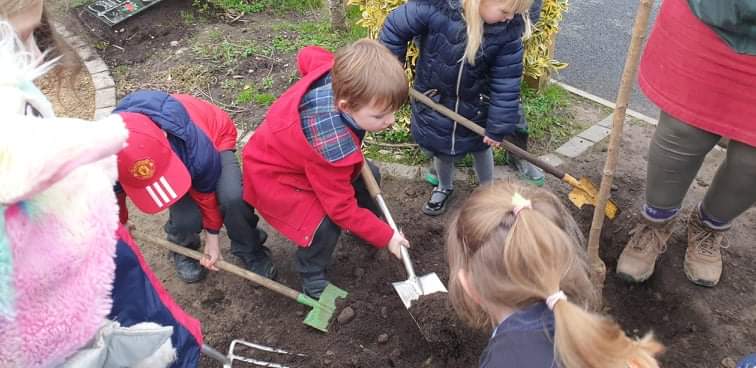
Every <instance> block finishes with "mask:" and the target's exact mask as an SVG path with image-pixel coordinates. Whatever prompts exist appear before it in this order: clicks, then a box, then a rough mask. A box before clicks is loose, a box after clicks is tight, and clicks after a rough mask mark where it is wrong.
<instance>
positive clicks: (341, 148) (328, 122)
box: [299, 73, 365, 162]
mask: <svg viewBox="0 0 756 368" xmlns="http://www.w3.org/2000/svg"><path fill="white" fill-rule="evenodd" d="M331 81H332V80H331V74H330V73H329V74H326V75H325V76H323V77H322V78H320V79H319V80H318V81H316V82H315V83H313V84H312V86H311V87H310V90H309V91H308V92H307V93H306V94H305V95H304V96H303V97H302V102H301V103H300V104H299V114H300V118H301V124H302V131H303V132H304V135H305V138H307V142H308V143H310V145H311V146H312V147H313V148H314V149H315V150H316V151H318V152H319V153H320V154H321V156H323V158H325V159H326V160H328V161H329V162H335V161H338V160H340V159H342V158H344V157H346V156H348V155H350V154H352V153H353V152H355V151H357V150H358V149H359V146H358V142H355V141H354V139H353V138H352V135H351V133H350V131H352V132H354V134H355V135H357V137H359V139H360V141H362V139H363V137H364V136H365V130H363V129H360V128H359V126H358V125H357V123H356V122H355V121H354V118H352V117H351V116H350V115H349V114H347V113H345V112H342V111H340V110H339V109H337V108H336V103H335V100H334V96H333V85H332V84H331Z"/></svg>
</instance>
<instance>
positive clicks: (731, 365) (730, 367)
mask: <svg viewBox="0 0 756 368" xmlns="http://www.w3.org/2000/svg"><path fill="white" fill-rule="evenodd" d="M736 364H737V363H735V359H732V358H730V357H726V358H724V359H722V368H735V365H736Z"/></svg>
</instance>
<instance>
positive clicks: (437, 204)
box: [423, 187, 454, 216]
mask: <svg viewBox="0 0 756 368" xmlns="http://www.w3.org/2000/svg"><path fill="white" fill-rule="evenodd" d="M452 193H454V189H439V188H438V187H436V188H434V189H433V191H432V192H431V197H430V199H429V200H428V202H426V203H425V205H424V206H423V213H424V214H426V215H428V216H438V215H440V214H442V213H444V211H446V204H447V202H448V201H449V198H451V195H452Z"/></svg>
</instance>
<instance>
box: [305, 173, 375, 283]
mask: <svg viewBox="0 0 756 368" xmlns="http://www.w3.org/2000/svg"><path fill="white" fill-rule="evenodd" d="M367 163H368V166H369V167H370V171H372V172H373V176H375V180H376V181H377V182H378V183H380V182H381V173H380V170H379V169H378V167H377V166H375V165H374V164H373V163H371V162H370V161H367ZM352 186H353V187H354V190H355V192H356V193H355V197H356V198H357V205H359V206H360V207H362V208H367V209H369V210H370V211H372V212H373V213H375V214H376V216H380V211H381V209H380V208H379V207H378V205H377V204H376V203H375V200H374V199H373V198H372V197H371V196H370V193H369V192H368V190H367V186H366V185H365V181H364V180H363V179H362V175H360V176H358V177H357V179H355V180H354V182H353V183H352ZM339 236H341V229H340V228H339V227H338V225H336V224H334V223H333V221H331V219H330V218H328V216H326V217H324V218H323V222H321V223H320V226H318V229H317V230H316V231H315V235H314V236H313V238H312V243H311V244H310V246H309V247H307V248H299V249H297V254H296V268H297V271H299V272H300V273H303V274H317V273H322V272H325V270H326V268H327V267H328V266H329V265H330V264H331V257H332V256H333V251H334V250H335V249H336V243H337V242H338V240H339Z"/></svg>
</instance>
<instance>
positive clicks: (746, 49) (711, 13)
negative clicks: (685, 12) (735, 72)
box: [688, 0, 756, 55]
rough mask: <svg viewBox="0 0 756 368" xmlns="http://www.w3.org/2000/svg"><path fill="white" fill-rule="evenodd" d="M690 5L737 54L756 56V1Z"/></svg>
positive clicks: (699, 0) (703, 0)
mask: <svg viewBox="0 0 756 368" xmlns="http://www.w3.org/2000/svg"><path fill="white" fill-rule="evenodd" d="M688 4H689V5H690V9H691V10H692V11H693V14H695V15H696V16H697V17H698V18H699V19H701V21H703V22H704V23H706V24H707V25H708V26H709V27H711V29H713V30H714V31H715V32H716V33H717V34H718V35H719V36H720V37H721V38H722V39H723V40H724V41H725V42H727V44H728V45H730V47H731V48H733V49H734V50H735V51H736V52H737V53H740V54H749V55H756V0H688Z"/></svg>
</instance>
